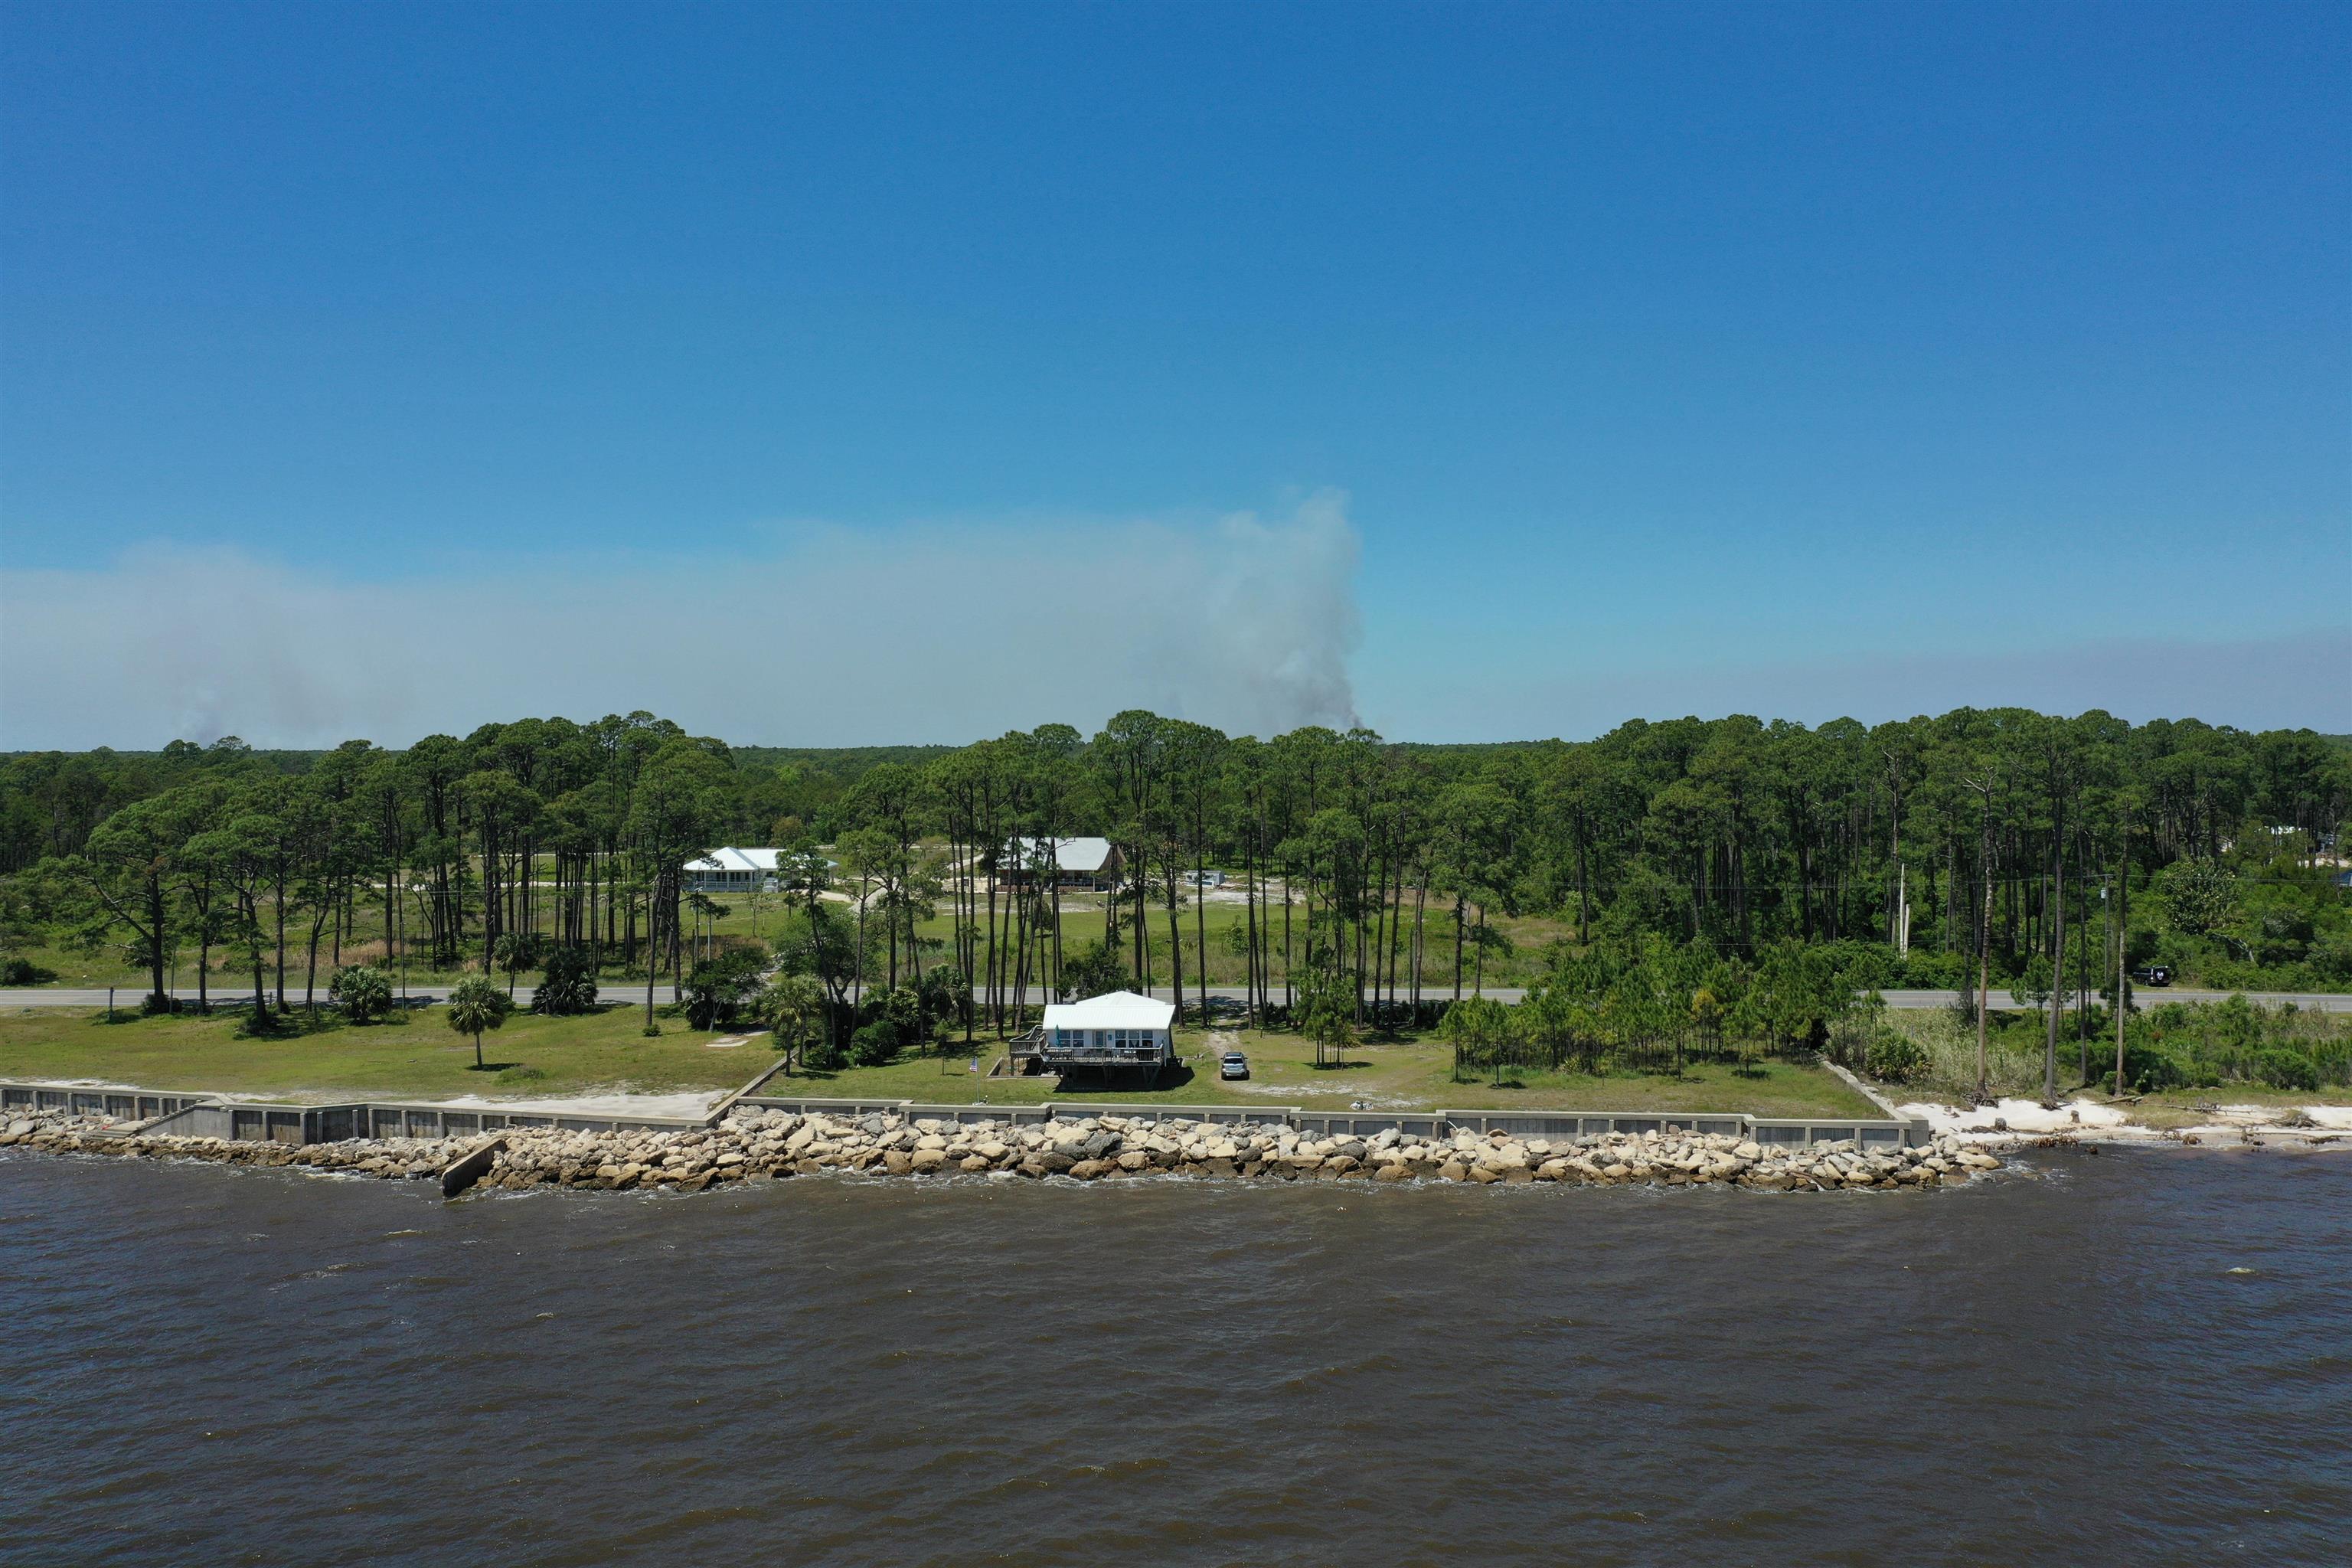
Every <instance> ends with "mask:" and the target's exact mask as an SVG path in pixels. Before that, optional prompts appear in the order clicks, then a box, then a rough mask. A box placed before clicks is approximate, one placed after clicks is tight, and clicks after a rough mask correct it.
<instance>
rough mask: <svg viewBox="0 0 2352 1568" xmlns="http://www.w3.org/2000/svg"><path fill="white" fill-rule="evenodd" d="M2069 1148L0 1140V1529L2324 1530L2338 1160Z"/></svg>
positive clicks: (549, 1544) (871, 1533) (674, 1542)
mask: <svg viewBox="0 0 2352 1568" xmlns="http://www.w3.org/2000/svg"><path fill="white" fill-rule="evenodd" d="M2042 1161H2043V1163H2042V1179H2036V1180H2025V1179H2017V1180H2004V1181H2001V1182H2000V1183H1998V1184H1980V1185H1979V1186H1978V1187H1975V1188H1973V1189H1970V1190H1968V1191H1963V1192H1953V1193H1940V1194H1904V1195H1869V1194H1846V1195H1840V1196H1831V1195H1802V1196H1768V1195H1759V1194H1740V1193H1736V1192H1725V1191H1678V1192H1673V1193H1643V1192H1628V1191H1577V1190H1559V1189H1553V1188H1548V1187H1519V1188H1509V1189H1493V1190H1467V1189H1462V1188H1452V1187H1447V1188H1433V1189H1419V1190H1409V1191H1400V1190H1380V1191H1373V1190H1370V1189H1358V1188H1346V1189H1342V1188H1338V1187H1333V1186H1328V1185H1308V1186H1299V1187H1278V1188H1266V1187H1242V1186H1234V1185H1218V1184H1206V1183H1200V1184H1184V1183H1177V1182H1161V1183H1148V1184H1134V1185H1125V1186H1113V1185H1102V1186H1095V1187H1088V1188H1083V1189H1058V1190H1046V1189H1041V1188H1038V1187H1034V1186H1031V1185H1027V1184H974V1185H961V1184H959V1185H937V1184H931V1185H916V1184H906V1183H886V1182H874V1183H853V1182H847V1181H832V1180H822V1179H817V1180H802V1181H792V1182H785V1183H780V1184H774V1185H772V1186H769V1187H764V1188H760V1189H754V1190H748V1191H741V1192H738V1193H733V1194H724V1195H706V1196H701V1197H685V1198H681V1197H659V1196H637V1195H625V1194H614V1195H603V1196H600V1195H590V1194H531V1195H528V1196H516V1195H509V1196H503V1197H498V1198H477V1199H470V1200H467V1201H466V1202H463V1203H460V1204H457V1205H449V1206H444V1205H442V1204H441V1203H440V1202H439V1201H438V1200H437V1199H436V1198H435V1197H433V1196H431V1195H429V1194H428V1193H427V1192H426V1191H425V1190H423V1189H421V1188H420V1187H417V1186H413V1185H409V1184H397V1185H386V1184H374V1183H364V1182H344V1181H335V1180H328V1179H320V1178H316V1177H309V1178H306V1177H302V1176H299V1175H294V1174H289V1173H252V1172H239V1171H229V1170H223V1169H218V1168H214V1167H198V1166H166V1165H156V1164H134V1163H112V1162H104V1161H60V1160H49V1159H37V1158H12V1157H5V1156H0V1266H5V1272H0V1367H5V1379H6V1381H5V1411H0V1560H5V1561H8V1562H11V1563H15V1562H25V1563H75V1562H92V1561H100V1560H103V1561H107V1562H111V1563H208V1562H250V1563H327V1562H403V1561H413V1562H430V1563H467V1564H478V1563H733V1562H748V1561H753V1560H758V1561H763V1562H785V1563H800V1562H810V1563H814V1562H838V1563H971V1562H991V1561H993V1562H1009V1563H1102V1562H1107V1561H1112V1560H1132V1561H1139V1562H1171V1563H1224V1562H1248V1563H1290V1562H1299V1563H1326V1562H1333V1561H1337V1560H1340V1559H1342V1558H1345V1559H1349V1560H1361V1561H1373V1562H1381V1563H1465V1562H1478V1563H1484V1562H1519V1561H1537V1560H1543V1561H1548V1562H1562V1561H1567V1562H1576V1563H1668V1562H1671V1563H1708V1562H1717V1563H1759V1562H1783V1561H1785V1562H1805V1563H1814V1562H1819V1563H1864V1562H1869V1563H1877V1562H1882V1561H1885V1560H1886V1559H1887V1558H1888V1557H1890V1556H1895V1557H1899V1558H1901V1559H1903V1560H1906V1561H1916V1562H1924V1563H1980V1562H1985V1563H1989V1562H2032V1563H2191V1562H2207V1561H2211V1560H2214V1559H2217V1558H2232V1559H2238V1560H2243V1561H2248V1562H2257V1563H2342V1562H2344V1561H2346V1560H2347V1548H2346V1541H2347V1534H2348V1533H2352V1157H2347V1156H2343V1155H2312V1154H2305V1155H2294V1154H2280V1153H2265V1154H2242V1153H2240V1154H2224V1153H2218V1152H2216V1153H2186V1152H2167V1153H2141V1154H2117V1153H2115V1152H2109V1153H2106V1154H2105V1155H2101V1156H2098V1157H2091V1156H2087V1155H2071V1154H2070V1155H2053V1156H2043V1157H2042ZM2232 1268H2250V1269H2252V1271H2253V1272H2252V1273H2251V1274H2232V1273H2231V1272H2230V1270H2231V1269H2232Z"/></svg>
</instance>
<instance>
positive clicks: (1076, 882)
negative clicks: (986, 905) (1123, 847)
mask: <svg viewBox="0 0 2352 1568" xmlns="http://www.w3.org/2000/svg"><path fill="white" fill-rule="evenodd" d="M1118 874H1119V853H1118V845H1116V844H1113V843H1112V842H1111V841H1110V840H1109V839H1108V838H1050V839H1049V838H1045V837H1036V838H1015V839H1013V840H1012V841H1011V842H1010V843H1008V844H1006V845H1005V847H1004V853H1003V855H1002V856H1001V857H999V858H998V860H997V863H996V879H997V883H998V885H999V886H1000V887H1007V888H1018V887H1025V886H1027V885H1028V884H1029V882H1030V880H1031V879H1033V878H1034V879H1035V881H1036V884H1037V885H1038V886H1039V887H1041V888H1042V887H1053V886H1057V885H1058V886H1059V887H1061V888H1062V889H1064V890H1065V891H1078V892H1093V893H1107V892H1109V891H1110V890H1111V889H1114V888H1117V887H1118Z"/></svg>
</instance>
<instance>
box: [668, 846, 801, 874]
mask: <svg viewBox="0 0 2352 1568" xmlns="http://www.w3.org/2000/svg"><path fill="white" fill-rule="evenodd" d="M782 853H783V851H782V850H781V849H735V848H727V849H713V850H712V851H711V852H710V853H709V854H708V855H705V856H704V857H703V858H701V859H699V860H689V861H688V862H687V863H686V868H687V869H688V870H689V871H701V872H705V873H708V872H712V871H773V870H774V869H775V868H776V857H777V856H779V855H781V854H782Z"/></svg>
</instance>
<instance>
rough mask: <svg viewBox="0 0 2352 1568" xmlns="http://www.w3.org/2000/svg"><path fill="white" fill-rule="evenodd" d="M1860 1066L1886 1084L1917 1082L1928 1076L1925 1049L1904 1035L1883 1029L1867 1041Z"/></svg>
mask: <svg viewBox="0 0 2352 1568" xmlns="http://www.w3.org/2000/svg"><path fill="white" fill-rule="evenodd" d="M1863 1065H1864V1069H1865V1070H1866V1071H1868V1072H1869V1074H1870V1076H1871V1077H1873V1078H1874V1079H1879V1080H1881V1081H1882V1082H1885V1083H1916V1082H1917V1081H1918V1080H1919V1079H1922V1078H1925V1077H1926V1076H1927V1047H1925V1046H1922V1045H1921V1044H1920V1043H1919V1042H1918V1041H1916V1040H1915V1039H1912V1038H1911V1037H1908V1036H1906V1035H1898V1034H1896V1033H1895V1032H1894V1031H1893V1030H1891V1029H1887V1030H1882V1031H1880V1032H1879V1034H1878V1035H1877V1036H1876V1037H1874V1039H1872V1041H1871V1042H1870V1047H1869V1049H1868V1051H1867V1052H1865V1053H1864V1058H1863Z"/></svg>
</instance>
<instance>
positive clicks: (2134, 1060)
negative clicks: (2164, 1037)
mask: <svg viewBox="0 0 2352 1568" xmlns="http://www.w3.org/2000/svg"><path fill="white" fill-rule="evenodd" d="M2113 1059H2114V1058H2109V1060H2113ZM2107 1077H2108V1079H2110V1080H2112V1079H2114V1077H2115V1069H2114V1068H2108V1069H2107ZM2188 1083H2189V1073H2188V1071H2187V1069H2185V1068H2183V1067H2182V1066H2181V1065H2180V1063H2179V1061H2177V1060H2175V1059H2174V1058H2172V1057H2171V1056H2170V1055H2168V1054H2167V1053H2166V1052H2163V1051H2159V1050H2156V1049H2153V1048H2151V1047H2147V1046H2126V1047H2125V1050H2124V1085H2125V1089H2124V1090H2123V1091H2118V1092H2129V1093H2133V1094H2154V1093H2157V1092H2158V1091H2159V1090H2162V1089H2180V1088H2184V1087H2186V1086H2187V1084H2188ZM2108 1087H2109V1089H2114V1084H2113V1082H2112V1081H2110V1083H2109V1085H2108Z"/></svg>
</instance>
